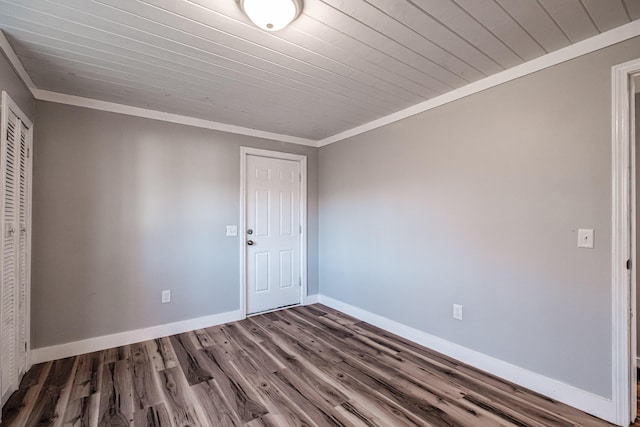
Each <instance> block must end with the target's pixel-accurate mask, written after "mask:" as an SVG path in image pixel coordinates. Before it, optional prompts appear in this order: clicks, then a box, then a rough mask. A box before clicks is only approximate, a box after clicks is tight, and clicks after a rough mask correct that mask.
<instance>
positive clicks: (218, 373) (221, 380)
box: [202, 346, 269, 423]
mask: <svg viewBox="0 0 640 427" xmlns="http://www.w3.org/2000/svg"><path fill="white" fill-rule="evenodd" d="M202 353H203V356H204V357H205V360H206V361H208V367H209V369H210V371H211V372H212V375H213V377H214V379H215V382H216V385H217V386H218V387H219V389H220V391H221V392H222V394H223V396H224V397H225V400H226V402H227V404H228V405H229V406H230V407H231V408H232V409H233V410H234V412H235V413H236V414H237V415H238V418H239V419H240V421H242V422H243V423H247V422H250V421H252V420H254V419H257V418H260V417H262V416H264V415H266V414H267V413H268V412H269V411H268V410H267V408H266V407H265V405H264V402H263V401H262V399H261V398H260V396H259V393H258V392H257V390H255V389H254V388H252V387H251V386H250V384H249V383H248V382H247V381H246V380H245V378H244V377H243V375H242V374H240V373H239V372H238V371H237V370H236V368H235V366H233V365H232V364H231V359H230V358H228V357H227V356H228V354H229V353H228V351H227V350H225V349H221V348H219V347H217V346H212V347H208V348H205V349H203V350H202Z"/></svg>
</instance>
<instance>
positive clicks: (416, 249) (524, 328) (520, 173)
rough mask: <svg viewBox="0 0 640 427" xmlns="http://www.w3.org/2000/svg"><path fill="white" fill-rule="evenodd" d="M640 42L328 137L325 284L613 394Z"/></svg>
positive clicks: (335, 294)
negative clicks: (620, 123) (621, 154)
mask: <svg viewBox="0 0 640 427" xmlns="http://www.w3.org/2000/svg"><path fill="white" fill-rule="evenodd" d="M639 52H640V39H633V40H629V41H627V42H624V43H621V44H618V45H615V46H612V47H610V48H607V49H604V50H601V51H598V52H595V53H592V54H589V55H587V56H584V57H581V58H578V59H575V60H572V61H570V62H567V63H564V64H561V65H558V66H555V67H552V68H550V69H546V70H543V71H540V72H537V73H534V74H532V75H529V76H526V77H522V78H519V79H517V80H514V81H511V82H509V83H506V84H503V85H500V86H498V87H495V88H492V89H489V90H486V91H484V92H481V93H478V94H475V95H472V96H469V97H467V98H464V99H461V100H458V101H455V102H453V103H450V104H447V105H445V106H442V107H439V108H436V109H434V110H431V111H427V112H425V113H422V114H420V115H417V116H414V117H411V118H408V119H405V120H402V121H400V122H397V123H394V124H391V125H388V126H386V127H383V128H380V129H377V130H374V131H371V132H368V133H365V134H362V135H359V136H356V137H353V138H351V139H349V140H346V141H342V142H339V143H336V144H332V145H329V146H326V147H323V148H321V149H320V230H321V232H320V259H319V263H320V266H321V268H320V289H321V293H322V294H323V295H327V296H329V297H332V298H335V299H338V300H341V301H344V302H346V303H349V304H352V305H354V306H357V307H360V308H362V309H365V310H368V311H370V312H373V313H376V314H379V315H382V316H385V317H388V318H390V319H393V320H396V321H398V322H401V323H404V324H406V325H409V326H411V327H414V328H417V329H420V330H422V331H426V332H428V333H430V334H433V335H436V336H438V337H442V338H444V339H446V340H449V341H452V342H454V343H457V344H460V345H463V346H465V347H468V348H470V349H473V350H476V351H479V352H482V353H484V354H487V355H490V356H493V357H496V358H498V359H501V360H504V361H507V362H510V363H512V364H514V365H517V366H520V367H522V368H525V369H528V370H531V371H533V372H537V373H540V374H542V375H545V376H549V377H551V378H555V379H558V380H560V381H562V382H565V383H568V384H571V385H574V386H576V387H579V388H581V389H584V390H588V391H590V392H593V393H596V394H598V395H601V396H604V397H611V265H610V264H611V261H610V259H611V89H610V86H611V77H610V74H611V66H612V65H614V64H618V63H622V62H624V61H627V60H630V59H633V58H637V57H638V56H640V53H639ZM578 228H594V229H595V230H596V232H595V249H591V250H589V249H578V248H577V247H576V246H577V232H576V230H577V229H578ZM454 303H458V304H462V305H463V307H464V320H463V321H458V320H454V319H453V318H452V304H454Z"/></svg>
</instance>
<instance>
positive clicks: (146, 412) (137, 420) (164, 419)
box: [133, 403, 172, 427]
mask: <svg viewBox="0 0 640 427" xmlns="http://www.w3.org/2000/svg"><path fill="white" fill-rule="evenodd" d="M133 425H134V426H147V427H171V425H172V424H171V419H170V418H169V413H168V412H167V408H166V407H165V405H164V404H162V403H161V404H158V405H155V406H151V407H148V408H144V409H141V410H139V411H136V412H135V413H134V415H133Z"/></svg>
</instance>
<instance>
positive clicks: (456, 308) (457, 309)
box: [453, 304, 462, 320]
mask: <svg viewBox="0 0 640 427" xmlns="http://www.w3.org/2000/svg"><path fill="white" fill-rule="evenodd" d="M453 318H454V319H458V320H462V306H461V305H460V304H453Z"/></svg>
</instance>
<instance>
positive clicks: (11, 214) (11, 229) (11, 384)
mask: <svg viewBox="0 0 640 427" xmlns="http://www.w3.org/2000/svg"><path fill="white" fill-rule="evenodd" d="M8 116H9V117H8V121H7V125H6V126H7V130H6V139H5V141H4V144H3V153H2V163H3V164H2V166H3V167H2V170H3V172H4V173H3V177H2V178H3V183H2V187H3V193H4V194H3V203H2V223H3V227H2V228H3V235H2V345H1V348H2V350H1V352H2V397H3V400H4V399H5V398H6V397H7V396H6V395H7V393H9V392H10V391H11V390H13V389H15V387H16V385H17V384H16V383H17V376H18V375H17V374H18V365H17V355H16V353H17V352H16V350H17V348H16V347H17V335H18V334H17V329H18V328H17V326H18V325H17V319H18V298H19V296H18V290H17V286H16V285H17V283H16V282H17V280H16V249H17V248H16V244H15V241H16V238H15V234H16V233H15V220H16V203H15V193H16V179H15V178H16V176H15V172H16V167H15V164H16V161H15V160H16V155H15V154H16V145H17V143H18V141H17V140H18V133H19V132H20V127H21V126H20V121H19V120H18V119H17V117H16V116H15V115H14V114H13V113H12V112H10V113H9V115H8Z"/></svg>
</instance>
